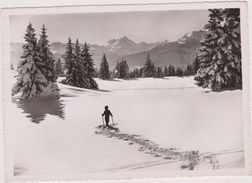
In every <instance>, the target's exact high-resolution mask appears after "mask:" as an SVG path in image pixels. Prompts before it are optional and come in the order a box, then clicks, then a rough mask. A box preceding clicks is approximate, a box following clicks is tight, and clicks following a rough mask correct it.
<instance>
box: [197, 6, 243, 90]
mask: <svg viewBox="0 0 252 183" xmlns="http://www.w3.org/2000/svg"><path fill="white" fill-rule="evenodd" d="M209 12H210V13H209V20H208V24H206V25H205V29H206V30H207V32H206V34H205V36H204V39H203V41H202V42H201V47H200V48H199V50H198V53H197V55H196V58H195V61H194V63H196V64H195V65H198V66H196V67H198V68H197V74H196V75H195V80H196V81H197V84H198V85H199V86H202V87H203V88H205V87H208V88H211V89H213V90H220V89H225V88H226V89H227V88H233V87H235V88H236V87H239V88H241V87H242V67H241V36H240V9H210V10H209Z"/></svg>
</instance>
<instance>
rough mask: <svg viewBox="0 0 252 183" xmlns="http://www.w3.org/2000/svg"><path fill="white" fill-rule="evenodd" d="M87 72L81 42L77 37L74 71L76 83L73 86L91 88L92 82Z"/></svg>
mask: <svg viewBox="0 0 252 183" xmlns="http://www.w3.org/2000/svg"><path fill="white" fill-rule="evenodd" d="M86 74H87V73H86V71H85V68H84V60H83V57H82V52H81V47H80V43H79V40H78V39H76V42H75V47H74V73H73V81H74V85H73V86H76V87H80V88H90V83H89V80H88V77H87V75H86Z"/></svg>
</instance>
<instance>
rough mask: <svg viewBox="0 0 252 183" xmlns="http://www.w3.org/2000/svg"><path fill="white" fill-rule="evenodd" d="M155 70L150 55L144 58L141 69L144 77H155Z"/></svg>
mask: <svg viewBox="0 0 252 183" xmlns="http://www.w3.org/2000/svg"><path fill="white" fill-rule="evenodd" d="M155 73H156V69H155V65H154V63H153V62H152V61H151V59H150V54H148V55H147V57H146V62H145V64H144V67H143V76H144V77H155Z"/></svg>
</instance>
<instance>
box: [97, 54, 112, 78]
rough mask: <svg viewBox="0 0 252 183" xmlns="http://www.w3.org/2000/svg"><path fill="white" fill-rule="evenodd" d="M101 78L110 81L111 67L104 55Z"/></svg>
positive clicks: (100, 72)
mask: <svg viewBox="0 0 252 183" xmlns="http://www.w3.org/2000/svg"><path fill="white" fill-rule="evenodd" d="M99 78H101V79H104V80H108V79H110V73H109V65H108V62H107V58H106V55H105V54H103V56H102V60H101V64H100V70H99Z"/></svg>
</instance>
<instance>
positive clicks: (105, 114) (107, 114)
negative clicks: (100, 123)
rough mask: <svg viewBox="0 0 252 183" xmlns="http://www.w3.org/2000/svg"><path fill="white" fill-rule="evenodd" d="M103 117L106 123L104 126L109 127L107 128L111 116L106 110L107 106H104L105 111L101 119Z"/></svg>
mask: <svg viewBox="0 0 252 183" xmlns="http://www.w3.org/2000/svg"><path fill="white" fill-rule="evenodd" d="M103 116H105V122H106V126H107V127H110V126H109V117H110V116H112V117H113V115H112V113H111V112H110V110H109V109H108V106H105V111H104V112H103V114H102V117H103Z"/></svg>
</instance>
